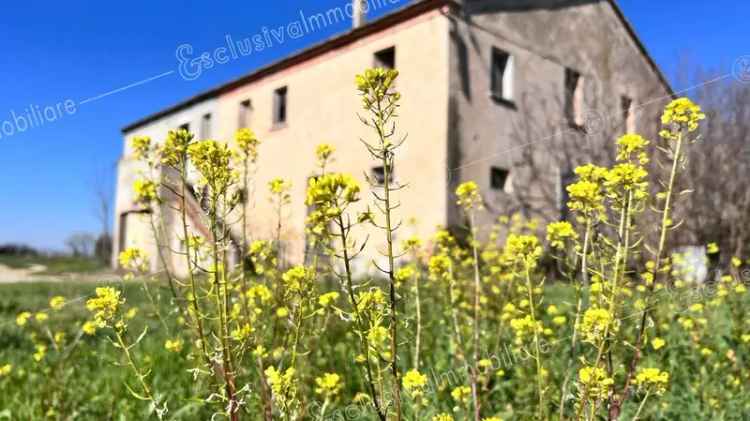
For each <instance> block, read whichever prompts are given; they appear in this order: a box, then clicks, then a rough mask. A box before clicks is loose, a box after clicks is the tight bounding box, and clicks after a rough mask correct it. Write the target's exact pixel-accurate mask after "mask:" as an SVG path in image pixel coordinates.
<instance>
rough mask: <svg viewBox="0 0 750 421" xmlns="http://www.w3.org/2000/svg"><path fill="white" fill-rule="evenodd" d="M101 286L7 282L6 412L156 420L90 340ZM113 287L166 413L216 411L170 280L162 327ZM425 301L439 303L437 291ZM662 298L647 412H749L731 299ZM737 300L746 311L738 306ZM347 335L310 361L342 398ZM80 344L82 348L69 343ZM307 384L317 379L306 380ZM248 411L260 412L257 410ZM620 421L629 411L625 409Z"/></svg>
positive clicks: (445, 355) (563, 352) (508, 400)
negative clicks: (57, 340)
mask: <svg viewBox="0 0 750 421" xmlns="http://www.w3.org/2000/svg"><path fill="white" fill-rule="evenodd" d="M98 285H101V284H95V283H82V282H69V283H62V282H56V283H46V282H42V283H23V284H5V285H0V367H2V366H3V365H5V364H11V365H12V367H13V368H12V372H11V373H10V374H8V375H4V376H3V375H1V374H0V420H41V419H52V420H145V419H151V418H149V407H148V403H147V402H143V401H139V400H137V399H135V398H133V397H132V396H131V394H130V393H129V391H128V387H132V388H134V389H135V390H137V386H135V378H134V377H133V375H132V373H131V372H130V370H128V368H127V367H125V366H124V363H125V359H124V358H123V353H122V352H120V350H118V349H116V348H115V346H113V343H111V342H110V340H109V339H108V338H109V335H110V334H111V330H109V329H106V330H100V331H98V332H97V333H96V334H95V335H93V336H89V335H85V334H83V333H82V331H81V326H82V324H83V323H84V322H85V321H87V320H90V317H91V315H90V314H89V312H88V311H87V310H86V308H85V300H86V299H87V298H89V297H90V296H91V295H92V294H93V292H94V289H95V287H96V286H98ZM110 285H113V286H116V287H118V288H121V289H122V290H123V291H124V296H125V298H126V300H127V305H128V308H137V309H138V313H137V315H136V316H135V317H134V318H132V319H131V320H130V321H129V327H128V336H129V337H130V338H133V339H134V338H135V337H137V336H138V335H139V334H140V333H141V332H143V330H144V329H145V328H147V329H148V334H147V335H145V336H144V338H143V340H142V341H141V342H140V343H139V344H138V345H137V346H136V347H134V348H133V354H134V356H135V358H136V360H137V362H138V364H139V365H141V366H142V367H147V368H148V369H149V370H150V371H149V374H148V380H149V383H150V384H151V385H152V387H153V390H154V391H155V394H157V395H158V396H159V397H160V398H161V402H165V401H166V403H167V405H168V406H169V413H168V414H167V416H166V417H165V419H169V420H207V419H210V418H211V414H212V409H211V407H210V405H206V404H205V403H204V399H205V398H206V397H205V396H202V394H203V392H204V391H205V387H206V385H205V384H200V382H194V381H193V378H192V375H191V373H190V372H189V371H188V370H190V369H191V368H193V367H195V363H194V362H193V361H191V360H190V358H191V356H190V355H191V354H190V350H189V348H190V345H189V344H186V346H185V349H184V350H182V351H181V352H180V353H179V355H178V354H174V353H170V352H168V351H167V350H165V347H164V341H165V340H166V339H168V338H170V337H174V336H176V332H181V331H182V330H183V329H184V328H183V327H181V326H178V324H177V322H176V321H177V319H178V318H177V315H176V314H175V310H174V306H173V305H172V304H171V299H170V298H171V297H170V294H169V290H168V288H167V287H166V286H165V285H162V286H158V285H156V284H150V290H151V292H152V293H154V295H156V296H157V298H159V297H160V298H161V299H160V303H161V305H160V307H159V308H160V312H161V314H162V316H164V319H165V320H166V321H167V324H166V326H165V325H163V324H161V323H160V322H159V321H158V319H157V318H156V317H155V316H154V312H153V307H152V306H151V303H150V301H149V300H148V299H147V296H146V295H145V294H144V292H143V287H142V285H141V284H140V283H139V282H136V281H128V282H125V283H122V282H116V283H114V284H110ZM58 295H61V296H64V297H65V298H66V301H67V304H66V305H65V307H63V308H62V309H61V310H60V311H52V310H50V309H49V300H50V299H51V298H52V297H54V296H58ZM425 299H426V300H427V302H431V300H433V299H437V297H426V298H425ZM662 300H663V302H662V305H664V306H665V307H668V308H671V310H670V311H672V312H674V311H676V313H675V314H676V315H675V316H672V317H669V318H665V317H663V316H660V317H662V318H661V321H660V323H659V328H658V329H659V330H660V332H661V333H660V335H661V336H662V337H663V338H664V339H665V341H666V344H667V345H666V346H665V347H664V348H663V349H662V350H660V351H658V352H656V351H651V352H650V354H651V356H650V357H649V358H648V359H647V361H646V363H645V364H648V365H653V366H660V367H664V368H665V369H667V370H669V372H670V373H671V378H670V388H669V390H668V391H667V393H666V394H665V395H664V396H662V397H660V398H659V403H658V404H657V405H654V406H653V407H652V408H651V409H650V410H649V412H648V414H647V417H645V418H642V419H653V420H677V419H680V420H681V419H707V418H706V417H711V416H713V417H715V419H717V420H743V419H746V418H742V417H743V416H744V415H742V414H747V413H750V412H748V411H750V402H749V401H748V399H747V396H746V395H744V394H743V393H742V392H741V390H742V387H743V386H742V385H741V384H737V383H736V380H735V381H733V380H732V379H737V378H738V377H737V373H736V370H737V369H738V368H739V367H742V366H743V365H744V362H745V361H746V359H747V358H748V356H747V355H748V354H747V345H746V344H743V343H738V342H736V340H733V339H732V338H731V335H732V329H733V327H732V326H734V328H735V329H736V328H737V327H738V326H737V322H739V323H743V322H742V321H740V320H737V319H736V317H737V315H734V316H733V315H731V314H730V312H729V310H728V308H727V307H726V306H723V305H719V304H718V303H717V304H714V303H716V302H715V301H714V300H715V297H714V296H710V295H704V296H701V295H692V294H687V292H686V294H684V295H679V294H677V295H664V296H663V298H662ZM572 301H573V300H572V290H571V288H569V287H568V286H566V285H564V284H550V285H549V286H548V288H547V297H546V298H545V305H549V304H555V305H556V306H558V307H559V308H561V309H563V311H565V312H566V313H568V314H569V310H570V308H571V304H572ZM695 304H701V305H702V306H705V308H706V310H705V313H704V312H703V310H701V314H702V316H698V315H693V313H694V312H695ZM736 304H738V305H740V306H741V307H744V305H743V304H741V303H736ZM738 308H740V307H738ZM24 311H29V312H31V313H32V314H34V313H36V312H39V311H44V312H46V313H47V314H48V315H49V320H47V321H45V322H44V323H39V322H37V321H34V320H33V316H32V318H31V319H30V321H29V322H28V323H27V325H26V326H24V327H23V328H21V327H19V326H17V323H16V317H17V315H18V314H19V313H21V312H24ZM688 316H691V317H695V320H697V321H700V320H702V319H701V317H705V318H706V325H705V326H704V327H701V328H698V329H693V330H686V329H684V328H683V327H681V324H682V323H683V322H682V321H681V320H683V318H685V317H688ZM426 317H427V319H428V320H427V321H426V322H425V326H426V329H427V333H426V338H428V341H431V339H429V338H434V337H436V335H437V332H439V331H440V329H444V324H442V322H441V320H443V315H441V314H439V313H434V312H429V313H428V314H426ZM733 319H734V322H733V321H732V320H733ZM336 326H339V325H338V324H337V325H336ZM166 330H169V332H166ZM58 332H63V333H64V334H65V340H64V341H63V343H65V344H67V345H66V347H65V349H64V350H63V351H62V352H57V351H56V350H54V349H52V348H51V347H50V349H48V350H47V352H46V355H45V356H44V358H42V359H41V360H40V361H36V360H35V358H34V356H35V354H36V353H37V352H38V349H37V348H35V343H46V344H51V343H53V341H52V340H51V339H45V340H39V339H35V338H34V336H33V335H37V336H36V338H39V336H41V335H49V336H48V337H49V338H51V337H52V336H53V335H55V334H56V333H58ZM181 333H182V335H181V336H184V337H188V335H187V334H185V332H181ZM569 334H570V331H569V330H568V328H566V329H563V330H560V331H559V332H556V335H555V336H556V338H559V339H558V340H555V341H550V342H549V343H550V344H551V346H550V350H549V351H548V352H547V353H545V355H544V358H545V361H546V362H545V363H546V364H547V366H548V367H550V368H551V370H553V371H552V372H553V373H554V372H561V373H563V372H565V369H566V367H567V364H568V360H567V349H566V338H568V337H569ZM351 340H352V338H351V337H349V336H347V335H346V334H345V333H344V332H343V331H341V330H339V329H332V330H330V331H329V333H328V334H327V335H326V336H324V337H321V338H320V343H319V345H320V346H319V347H318V349H319V350H323V351H320V352H317V351H316V352H314V355H312V356H311V358H310V360H311V361H312V362H313V363H314V364H315V366H316V367H309V368H308V369H309V370H311V371H313V372H316V373H317V372H320V371H323V370H332V371H336V372H339V373H341V374H342V375H343V376H344V379H345V381H346V384H347V388H346V390H345V391H344V396H343V397H342V401H343V402H346V401H347V400H348V399H352V397H353V395H354V394H355V393H356V392H357V391H358V387H360V386H361V385H359V384H358V378H359V377H360V375H359V373H358V372H357V371H356V370H352V369H351V368H350V367H351V365H350V364H348V361H349V359H350V358H351V355H349V354H348V353H347V346H346V343H347V342H348V341H351ZM511 340H512V338H510V337H507V336H505V335H500V336H498V337H497V342H498V347H496V349H495V350H494V351H493V352H495V353H497V354H494V355H501V356H503V365H502V366H501V368H503V371H504V373H505V374H504V375H503V376H502V378H498V379H497V381H498V382H500V383H499V385H498V387H497V389H496V392H495V393H494V394H493V395H492V396H491V399H492V400H491V402H488V405H493V407H496V408H498V411H502V412H501V413H502V414H503V417H504V418H505V419H513V420H516V419H526V418H524V417H523V416H520V418H519V415H518V410H519V409H520V408H521V407H522V406H523V405H521V404H522V403H523V402H525V401H524V400H523V399H522V398H521V396H522V392H523V393H526V392H528V390H527V389H528V387H529V386H528V384H529V383H528V375H529V367H527V365H528V364H527V363H528V359H526V358H524V357H523V356H522V355H521V354H519V353H514V354H513V358H512V359H511V361H510V362H508V361H506V358H505V357H506V356H508V355H510V354H508V352H509V350H510V348H509V345H510V344H512V341H511ZM73 343H76V344H77V345H76V346H74V347H70V344H73ZM428 344H429V345H428V346H429V349H430V352H429V353H428V354H427V355H426V356H425V358H426V363H425V365H426V368H425V372H426V373H428V374H429V375H431V376H443V375H444V374H445V373H446V372H448V373H460V372H462V371H461V370H460V369H457V368H456V367H452V366H444V365H440V364H441V363H440V362H441V361H450V360H451V357H450V350H449V349H447V348H446V347H445V346H444V344H441V343H440V342H435V343H432V342H429V343H428ZM68 349H72V351H70V352H69V351H68ZM702 349H710V350H711V353H710V354H702V353H701V352H702V351H701V350H702ZM513 352H515V351H513ZM503 353H505V354H503ZM318 354H319V355H318ZM732 361H735V362H734V363H733V362H732ZM446 370H448V371H446ZM451 370H452V371H451ZM431 378H432V377H431ZM558 380H559V379H558ZM300 387H304V388H308V387H311V386H310V385H309V384H305V385H301V386H300ZM449 392H450V388H448V387H446V388H442V389H441V388H438V389H437V391H436V392H435V393H436V394H437V395H436V396H437V397H439V398H440V399H439V401H440V402H442V403H441V404H440V405H441V406H442V407H444V408H445V409H446V410H450V409H449V408H450V397H449ZM252 393H255V392H253V391H251V393H250V394H249V395H248V396H252ZM528 394H529V393H526V395H528ZM519 399H520V401H519ZM719 402H721V405H719ZM519 405H520V406H519ZM514 407H515V408H516V409H513V408H514ZM633 409H634V408H633V407H632V406H628V407H626V408H625V414H626V415H627V414H631V416H632V412H633ZM151 417H153V415H151ZM153 419H155V418H153ZM243 419H249V420H255V419H259V418H257V417H252V416H249V417H247V418H243ZM346 419H363V420H369V419H372V418H368V417H367V416H365V417H364V418H362V417H360V418H346ZM624 419H630V418H629V417H627V416H626V417H625V418H624Z"/></svg>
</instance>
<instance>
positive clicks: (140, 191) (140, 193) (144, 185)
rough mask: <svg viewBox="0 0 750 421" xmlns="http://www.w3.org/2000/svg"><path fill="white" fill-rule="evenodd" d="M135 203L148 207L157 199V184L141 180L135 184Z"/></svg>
mask: <svg viewBox="0 0 750 421" xmlns="http://www.w3.org/2000/svg"><path fill="white" fill-rule="evenodd" d="M133 195H134V198H133V199H134V201H135V202H136V203H140V204H142V205H148V204H150V203H152V202H154V201H156V199H157V197H158V196H157V193H156V183H155V182H153V181H152V180H147V179H142V178H139V179H137V180H135V182H133Z"/></svg>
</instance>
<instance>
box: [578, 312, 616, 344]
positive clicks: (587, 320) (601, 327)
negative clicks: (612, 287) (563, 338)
mask: <svg viewBox="0 0 750 421" xmlns="http://www.w3.org/2000/svg"><path fill="white" fill-rule="evenodd" d="M580 329H581V335H582V336H583V339H584V340H585V341H587V342H592V343H597V342H598V341H600V340H602V339H605V338H604V334H605V332H607V330H608V329H609V332H612V331H613V330H615V329H616V324H615V320H614V319H613V317H612V314H611V313H610V312H609V311H607V310H605V309H603V308H595V307H594V308H589V309H588V310H586V312H585V313H584V314H583V320H582V321H581V327H580Z"/></svg>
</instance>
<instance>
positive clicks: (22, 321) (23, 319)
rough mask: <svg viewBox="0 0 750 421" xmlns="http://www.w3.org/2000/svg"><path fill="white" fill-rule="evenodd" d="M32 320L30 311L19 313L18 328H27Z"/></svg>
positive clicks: (17, 318)
mask: <svg viewBox="0 0 750 421" xmlns="http://www.w3.org/2000/svg"><path fill="white" fill-rule="evenodd" d="M30 318H31V313H29V312H28V311H23V312H21V313H18V316H16V324H17V325H18V326H25V325H26V323H27V322H28V321H29V319H30Z"/></svg>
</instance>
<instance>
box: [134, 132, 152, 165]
mask: <svg viewBox="0 0 750 421" xmlns="http://www.w3.org/2000/svg"><path fill="white" fill-rule="evenodd" d="M130 148H131V149H133V157H134V158H135V159H144V158H148V154H149V152H150V150H151V138H150V137H148V136H134V137H133V138H132V139H130Z"/></svg>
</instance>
